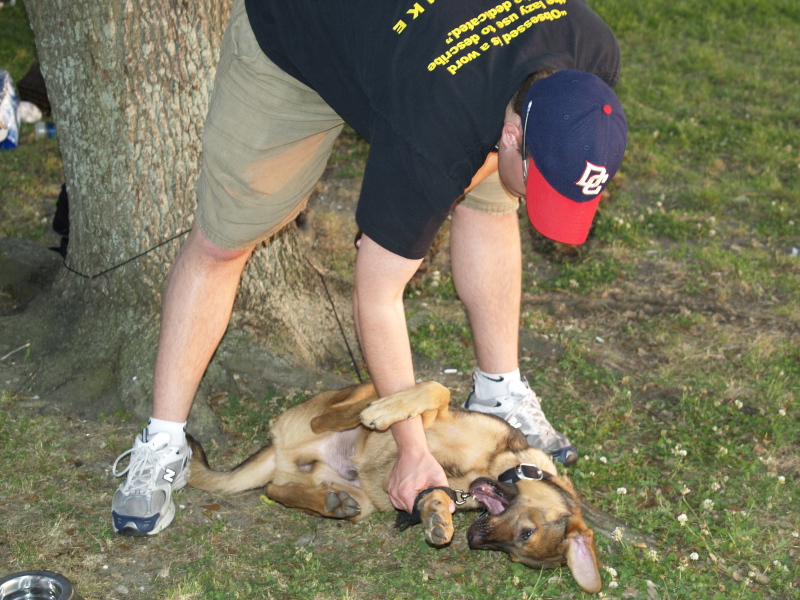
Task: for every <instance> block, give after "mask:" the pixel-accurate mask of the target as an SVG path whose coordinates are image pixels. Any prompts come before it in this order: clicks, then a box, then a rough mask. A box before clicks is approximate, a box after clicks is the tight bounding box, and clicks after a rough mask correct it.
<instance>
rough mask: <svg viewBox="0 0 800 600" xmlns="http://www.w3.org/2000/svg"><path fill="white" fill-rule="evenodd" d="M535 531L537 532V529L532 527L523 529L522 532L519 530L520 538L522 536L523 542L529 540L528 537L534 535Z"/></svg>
mask: <svg viewBox="0 0 800 600" xmlns="http://www.w3.org/2000/svg"><path fill="white" fill-rule="evenodd" d="M535 532H536V530H535V529H530V528H527V529H523V530H522V531H520V532H519V538H520V539H521V540H522V541H523V542H525V541H527V540H528V538H530V537H531V536H532V535H533V534H534V533H535Z"/></svg>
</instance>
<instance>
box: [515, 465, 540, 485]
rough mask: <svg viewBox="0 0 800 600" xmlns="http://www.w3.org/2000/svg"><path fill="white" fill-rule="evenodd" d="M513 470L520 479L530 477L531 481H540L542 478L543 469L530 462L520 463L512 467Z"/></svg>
mask: <svg viewBox="0 0 800 600" xmlns="http://www.w3.org/2000/svg"><path fill="white" fill-rule="evenodd" d="M514 472H515V473H516V474H517V477H519V478H520V479H531V480H533V481H541V480H542V479H544V471H542V470H541V469H540V468H539V467H537V466H536V465H532V464H530V463H520V464H518V465H517V466H516V467H515V468H514Z"/></svg>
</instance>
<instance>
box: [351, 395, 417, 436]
mask: <svg viewBox="0 0 800 600" xmlns="http://www.w3.org/2000/svg"><path fill="white" fill-rule="evenodd" d="M389 398H390V400H387V399H386V398H381V399H380V400H376V401H375V402H373V403H372V404H370V405H369V406H367V408H365V409H364V410H362V411H361V414H360V415H359V418H360V419H361V423H362V424H363V425H364V427H368V428H369V429H375V430H376V431H385V430H387V429H389V427H391V426H392V425H394V424H395V423H398V422H400V421H405V420H406V419H410V418H411V417H413V416H414V415H413V414H410V413H409V412H408V411H407V410H403V409H404V408H405V407H404V406H402V405H399V403H398V402H397V400H395V399H393V398H391V397H389Z"/></svg>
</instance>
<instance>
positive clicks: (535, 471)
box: [497, 463, 554, 483]
mask: <svg viewBox="0 0 800 600" xmlns="http://www.w3.org/2000/svg"><path fill="white" fill-rule="evenodd" d="M553 477H554V475H553V474H552V473H548V472H547V471H543V470H542V469H540V468H539V467H537V466H536V465H532V464H530V463H521V464H518V465H517V466H516V467H512V468H511V469H508V470H507V471H503V472H502V473H500V476H499V477H498V478H497V480H498V481H502V482H503V483H516V482H518V481H519V480H520V479H531V480H533V481H542V480H545V481H546V480H548V479H552V478H553Z"/></svg>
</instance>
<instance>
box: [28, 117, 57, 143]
mask: <svg viewBox="0 0 800 600" xmlns="http://www.w3.org/2000/svg"><path fill="white" fill-rule="evenodd" d="M33 136H34V137H35V138H36V139H37V140H39V139H41V138H54V137H56V124H55V123H53V122H51V121H37V122H36V123H34V124H33Z"/></svg>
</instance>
